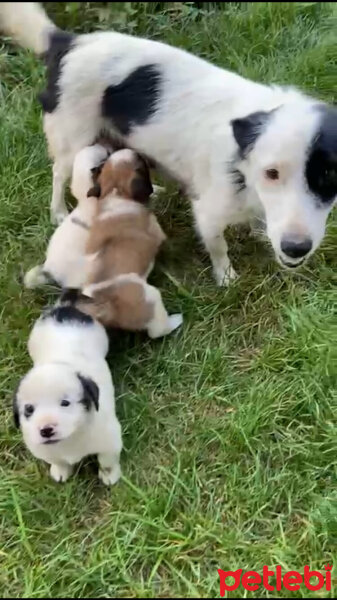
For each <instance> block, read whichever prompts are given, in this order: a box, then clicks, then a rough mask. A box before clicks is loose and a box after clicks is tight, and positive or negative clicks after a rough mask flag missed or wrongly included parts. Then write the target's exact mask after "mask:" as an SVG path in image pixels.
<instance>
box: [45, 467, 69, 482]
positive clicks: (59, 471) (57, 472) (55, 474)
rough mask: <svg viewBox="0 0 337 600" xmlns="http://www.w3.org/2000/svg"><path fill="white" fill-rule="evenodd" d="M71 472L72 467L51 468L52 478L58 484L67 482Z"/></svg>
mask: <svg viewBox="0 0 337 600" xmlns="http://www.w3.org/2000/svg"><path fill="white" fill-rule="evenodd" d="M71 472H72V467H71V466H70V465H51V467H50V476H51V478H52V479H54V481H57V482H58V483H60V482H64V481H67V479H69V477H70V475H71Z"/></svg>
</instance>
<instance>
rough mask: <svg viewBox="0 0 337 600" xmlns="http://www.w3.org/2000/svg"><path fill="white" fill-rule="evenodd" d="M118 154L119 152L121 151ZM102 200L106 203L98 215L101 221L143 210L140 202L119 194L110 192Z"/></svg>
mask: <svg viewBox="0 0 337 600" xmlns="http://www.w3.org/2000/svg"><path fill="white" fill-rule="evenodd" d="M121 152H122V151H121ZM116 154H119V152H117V153H116ZM101 202H104V204H103V206H102V209H101V212H100V214H99V217H98V220H99V221H104V220H105V219H111V218H115V217H120V216H121V215H136V214H138V213H140V212H141V211H142V206H141V204H139V202H133V201H132V200H125V199H124V198H119V197H118V196H113V197H111V196H110V194H109V196H108V197H107V198H106V199H105V200H101Z"/></svg>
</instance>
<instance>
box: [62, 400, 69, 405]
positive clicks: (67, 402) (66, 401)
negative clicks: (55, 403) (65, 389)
mask: <svg viewBox="0 0 337 600" xmlns="http://www.w3.org/2000/svg"><path fill="white" fill-rule="evenodd" d="M61 406H70V402H69V400H61Z"/></svg>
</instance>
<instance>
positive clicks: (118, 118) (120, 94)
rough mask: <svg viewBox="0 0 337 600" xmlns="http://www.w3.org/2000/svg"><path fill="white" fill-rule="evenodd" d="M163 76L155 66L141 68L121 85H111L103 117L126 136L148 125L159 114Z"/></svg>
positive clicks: (107, 92) (104, 101)
mask: <svg viewBox="0 0 337 600" xmlns="http://www.w3.org/2000/svg"><path fill="white" fill-rule="evenodd" d="M160 87H161V74H160V71H159V68H158V67H157V66H156V65H155V64H150V65H144V66H142V67H138V68H137V69H135V70H134V71H132V73H130V75H128V77H126V79H124V80H123V81H121V83H119V84H117V85H109V87H107V88H106V90H105V92H104V95H103V99H102V115H103V117H105V118H108V119H111V121H112V122H113V124H114V126H115V127H116V128H117V129H118V130H119V131H120V133H122V134H123V135H128V134H129V133H130V131H131V129H132V127H133V126H136V125H144V123H146V121H148V120H149V119H150V117H151V116H152V115H153V114H154V113H155V111H156V108H157V104H158V100H159V97H160Z"/></svg>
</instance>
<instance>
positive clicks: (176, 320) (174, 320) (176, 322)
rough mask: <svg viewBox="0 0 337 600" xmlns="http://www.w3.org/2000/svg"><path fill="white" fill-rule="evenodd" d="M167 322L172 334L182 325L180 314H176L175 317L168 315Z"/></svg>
mask: <svg viewBox="0 0 337 600" xmlns="http://www.w3.org/2000/svg"><path fill="white" fill-rule="evenodd" d="M168 321H169V325H170V332H172V331H174V330H175V329H178V327H180V325H182V322H183V315H182V314H180V313H177V314H175V315H170V316H169V318H168Z"/></svg>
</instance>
